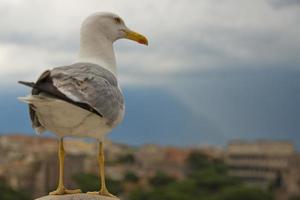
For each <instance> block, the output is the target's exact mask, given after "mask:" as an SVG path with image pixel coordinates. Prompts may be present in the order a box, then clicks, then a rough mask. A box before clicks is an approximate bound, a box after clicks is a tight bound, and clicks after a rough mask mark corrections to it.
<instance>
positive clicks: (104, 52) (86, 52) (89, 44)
mask: <svg viewBox="0 0 300 200" xmlns="http://www.w3.org/2000/svg"><path fill="white" fill-rule="evenodd" d="M78 62H90V63H94V64H97V65H99V66H101V67H103V68H105V69H107V70H109V71H111V72H112V73H113V74H114V75H115V76H116V75H117V67H116V58H115V54H114V48H113V43H112V41H110V40H109V39H107V38H106V37H105V36H102V35H95V36H94V37H91V35H85V34H81V38H80V50H79V55H78Z"/></svg>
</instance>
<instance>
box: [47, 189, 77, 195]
mask: <svg viewBox="0 0 300 200" xmlns="http://www.w3.org/2000/svg"><path fill="white" fill-rule="evenodd" d="M77 193H81V190H80V189H76V190H68V189H66V188H57V189H56V190H55V191H53V192H50V193H49V194H50V195H63V194H77Z"/></svg>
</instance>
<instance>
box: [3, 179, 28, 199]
mask: <svg viewBox="0 0 300 200" xmlns="http://www.w3.org/2000/svg"><path fill="white" fill-rule="evenodd" d="M0 199H1V200H2V199H3V200H30V199H31V198H30V195H28V194H26V193H25V192H22V191H16V190H14V189H12V188H11V187H9V186H8V185H6V183H5V182H4V181H3V180H0Z"/></svg>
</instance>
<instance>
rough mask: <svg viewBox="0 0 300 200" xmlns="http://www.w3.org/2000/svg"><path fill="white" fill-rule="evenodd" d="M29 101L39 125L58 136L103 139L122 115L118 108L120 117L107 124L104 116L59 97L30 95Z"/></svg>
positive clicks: (122, 111)
mask: <svg viewBox="0 0 300 200" xmlns="http://www.w3.org/2000/svg"><path fill="white" fill-rule="evenodd" d="M30 103H31V104H33V105H34V106H35V111H36V115H37V117H38V119H39V122H40V123H41V125H43V126H44V127H45V128H46V129H47V130H49V131H51V132H53V133H55V134H56V135H58V136H60V137H62V136H79V137H90V138H95V139H98V140H103V138H104V136H105V135H106V134H107V133H109V132H110V131H111V130H112V128H113V127H114V126H115V125H117V124H118V123H120V122H121V121H122V119H123V115H124V110H120V117H119V118H118V120H117V121H116V122H115V123H114V126H109V125H107V123H106V120H105V119H104V118H101V117H100V116H98V115H96V114H94V113H91V112H89V111H87V110H85V109H82V108H80V107H78V106H75V105H73V104H70V103H68V102H65V101H62V100H59V99H54V98H48V97H44V96H31V101H30Z"/></svg>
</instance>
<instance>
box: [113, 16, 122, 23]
mask: <svg viewBox="0 0 300 200" xmlns="http://www.w3.org/2000/svg"><path fill="white" fill-rule="evenodd" d="M114 21H115V23H116V24H121V23H122V20H121V19H120V18H119V17H115V18H114Z"/></svg>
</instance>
